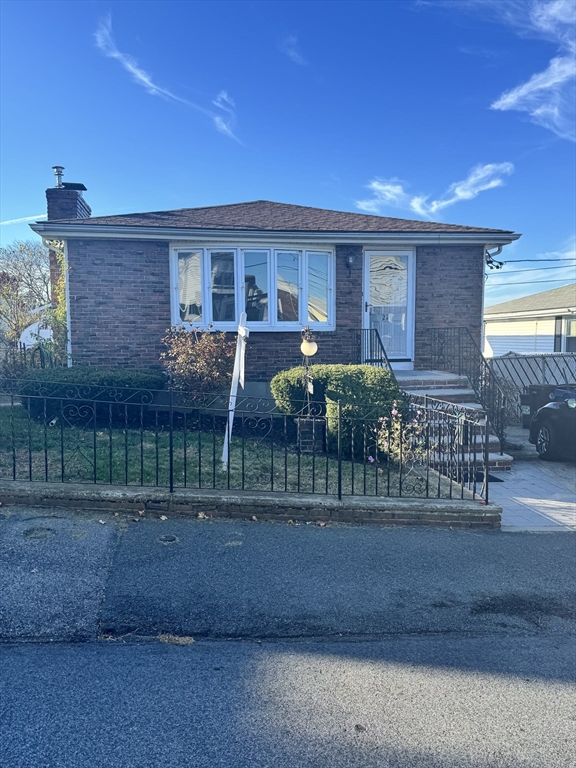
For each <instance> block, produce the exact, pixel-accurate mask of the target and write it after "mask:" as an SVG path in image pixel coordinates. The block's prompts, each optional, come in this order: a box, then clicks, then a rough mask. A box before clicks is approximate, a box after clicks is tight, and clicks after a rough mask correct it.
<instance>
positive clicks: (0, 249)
mask: <svg viewBox="0 0 576 768" xmlns="http://www.w3.org/2000/svg"><path fill="white" fill-rule="evenodd" d="M49 302H50V266H49V257H48V249H47V248H45V247H44V246H43V245H42V243H40V242H35V241H32V240H24V241H16V242H14V243H12V244H10V245H5V246H0V332H1V334H2V336H3V338H4V339H6V340H7V341H10V342H15V341H18V339H19V338H20V334H21V333H22V331H23V330H24V329H25V328H26V327H27V326H29V325H30V324H31V323H33V322H35V321H37V320H39V319H41V315H42V312H43V311H44V309H45V308H46V307H47V305H48V304H49Z"/></svg>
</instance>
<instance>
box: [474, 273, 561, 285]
mask: <svg viewBox="0 0 576 768" xmlns="http://www.w3.org/2000/svg"><path fill="white" fill-rule="evenodd" d="M486 277H492V275H486ZM565 282H568V281H567V280H566V278H565V277H559V278H558V280H528V281H527V282H523V283H509V282H506V283H496V284H494V283H492V285H487V286H486V287H487V288H502V287H504V286H508V285H538V284H539V283H565Z"/></svg>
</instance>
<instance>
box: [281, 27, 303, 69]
mask: <svg viewBox="0 0 576 768" xmlns="http://www.w3.org/2000/svg"><path fill="white" fill-rule="evenodd" d="M279 49H280V51H281V52H282V53H283V54H285V55H286V56H288V58H289V59H290V60H291V61H293V62H294V64H298V65H300V66H301V67H305V66H306V65H307V64H308V62H307V61H306V59H305V58H304V56H303V55H302V52H301V51H300V48H299V47H298V39H297V38H296V37H295V35H288V37H287V38H285V39H284V40H283V41H282V42H281V43H280V45H279Z"/></svg>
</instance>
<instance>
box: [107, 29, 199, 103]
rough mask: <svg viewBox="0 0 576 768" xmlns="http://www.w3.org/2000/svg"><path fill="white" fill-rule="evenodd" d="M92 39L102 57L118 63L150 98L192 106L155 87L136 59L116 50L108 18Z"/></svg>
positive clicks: (163, 89) (157, 86)
mask: <svg viewBox="0 0 576 768" xmlns="http://www.w3.org/2000/svg"><path fill="white" fill-rule="evenodd" d="M94 37H95V38H96V45H97V46H98V48H99V49H100V51H101V52H102V53H103V54H104V56H106V57H107V58H109V59H115V60H116V61H118V62H119V63H120V64H121V65H122V66H123V67H124V69H125V70H126V72H128V73H129V74H130V75H132V78H133V79H134V81H135V82H136V83H138V85H141V86H142V87H143V88H145V89H146V91H148V93H150V94H151V95H152V96H160V97H161V98H163V99H173V100H174V101H179V102H180V103H181V104H188V105H190V106H192V105H191V104H190V102H189V101H186V99H181V98H180V96H176V95H175V94H173V93H171V92H170V91H169V90H167V89H166V88H162V87H161V86H159V85H156V83H155V82H154V81H153V80H152V76H151V75H149V74H148V73H147V72H145V71H144V70H143V69H142V67H140V66H139V64H138V62H137V61H136V59H134V58H133V57H132V56H130V55H129V54H127V53H122V52H121V51H119V50H118V48H117V47H116V43H115V42H114V38H113V37H112V19H111V17H110V16H106V17H105V18H104V19H102V20H101V21H100V24H99V25H98V29H97V30H96V32H95V33H94ZM194 106H196V105H194Z"/></svg>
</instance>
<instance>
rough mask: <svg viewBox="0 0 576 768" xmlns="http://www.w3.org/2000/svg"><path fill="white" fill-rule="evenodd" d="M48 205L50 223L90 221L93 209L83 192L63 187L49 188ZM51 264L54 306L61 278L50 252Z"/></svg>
mask: <svg viewBox="0 0 576 768" xmlns="http://www.w3.org/2000/svg"><path fill="white" fill-rule="evenodd" d="M46 203H47V213H48V221H54V220H55V219H88V218H89V217H90V215H91V213H92V209H91V208H90V206H89V205H88V203H87V202H86V200H84V198H83V197H82V191H81V190H79V189H65V188H63V187H49V188H48V189H47V190H46ZM48 255H49V264H50V285H51V286H52V290H51V293H50V300H51V302H52V305H53V306H56V305H57V304H58V299H57V296H56V294H55V293H54V286H55V285H56V283H57V282H58V280H59V279H60V276H61V269H60V265H59V264H58V260H57V258H56V254H55V253H54V251H49V254H48Z"/></svg>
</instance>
